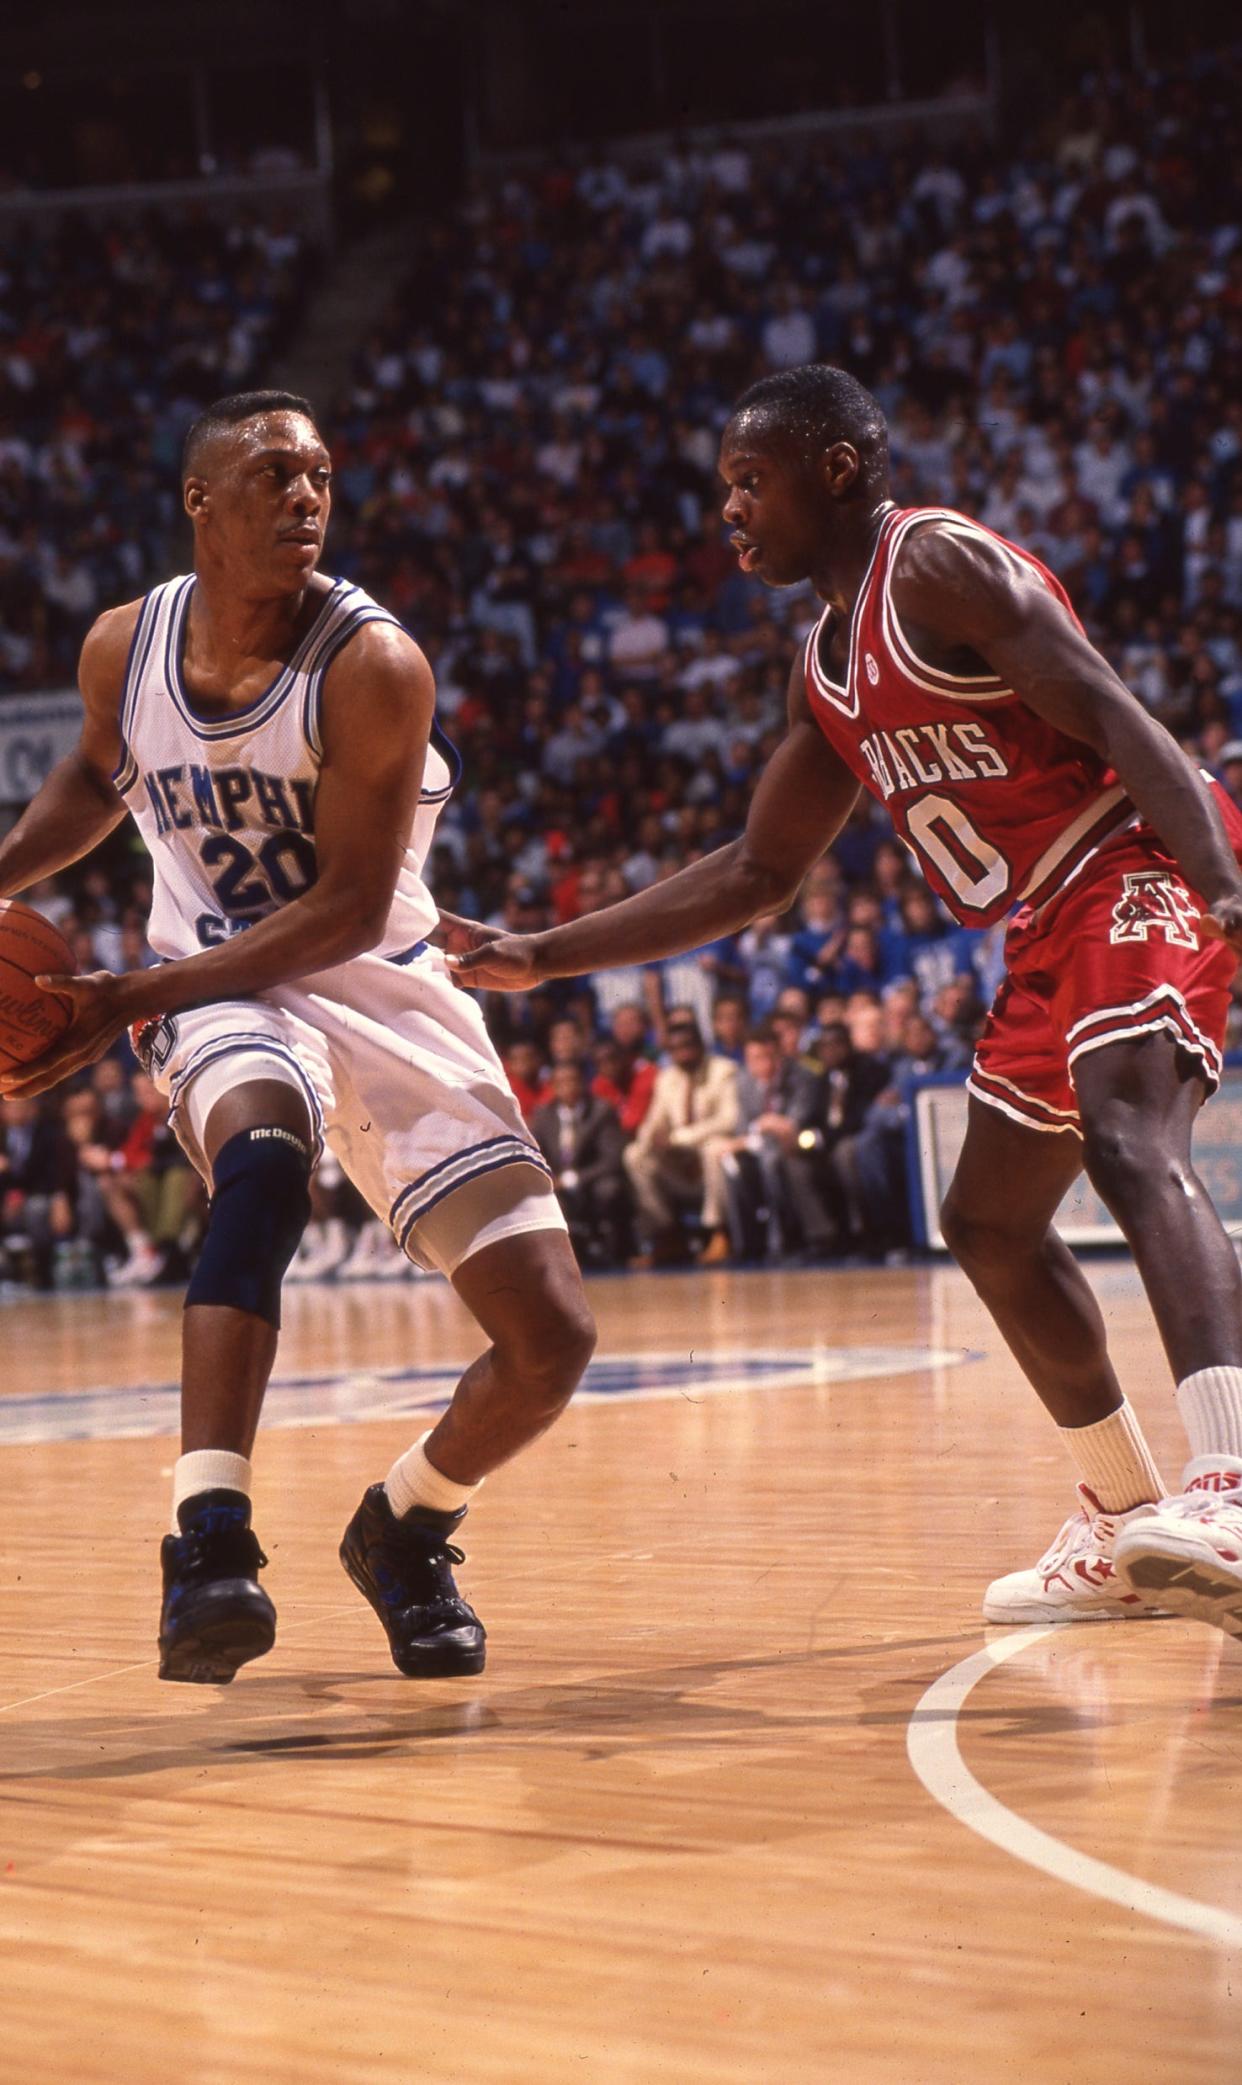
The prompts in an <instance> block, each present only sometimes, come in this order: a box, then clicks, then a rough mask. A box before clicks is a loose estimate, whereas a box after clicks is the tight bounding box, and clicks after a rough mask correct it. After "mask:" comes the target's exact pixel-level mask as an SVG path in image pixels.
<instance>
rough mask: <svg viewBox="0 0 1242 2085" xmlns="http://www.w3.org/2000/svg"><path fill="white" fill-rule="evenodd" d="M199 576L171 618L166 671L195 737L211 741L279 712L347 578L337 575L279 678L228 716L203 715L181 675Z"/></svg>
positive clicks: (251, 727) (190, 582)
mask: <svg viewBox="0 0 1242 2085" xmlns="http://www.w3.org/2000/svg"><path fill="white" fill-rule="evenodd" d="M195 585H196V580H195V577H194V575H193V573H191V574H190V576H189V578H188V579H186V580H185V581H184V582H183V584H182V588H181V592H180V594H179V596H178V598H177V601H176V603H175V604H174V607H173V611H172V614H171V615H170V617H169V619H168V633H167V637H166V639H165V645H164V673H165V679H166V682H167V686H168V691H169V693H170V695H171V696H172V699H173V701H174V703H175V704H176V706H177V709H178V711H179V713H180V715H181V716H182V718H183V719H184V721H185V722H186V723H187V724H188V725H189V727H190V730H191V731H192V732H193V733H194V736H195V738H198V739H202V740H204V741H205V742H207V743H211V742H212V741H213V740H220V739H229V738H235V737H237V736H239V735H240V734H241V733H242V732H247V731H254V730H256V729H257V728H258V726H259V725H260V724H266V723H268V722H269V720H270V719H271V718H272V717H274V716H275V714H276V711H277V710H278V709H279V708H280V706H281V703H282V702H283V701H284V699H285V697H286V696H287V695H288V693H289V690H290V689H291V688H292V687H293V685H294V683H295V681H296V680H297V677H298V675H299V674H300V673H301V672H303V670H304V668H305V662H306V657H307V655H308V653H309V652H311V651H312V650H313V649H314V647H315V645H316V644H317V643H318V642H319V641H320V640H321V639H322V638H323V636H324V634H325V624H330V623H331V622H332V619H333V616H334V612H335V608H336V606H337V604H338V597H339V594H340V590H341V588H342V587H343V586H344V585H345V581H344V580H343V579H334V580H333V581H332V584H331V586H330V588H329V590H328V592H327V593H326V594H325V595H324V597H323V599H322V601H321V602H320V604H319V607H318V608H317V610H316V612H315V617H314V621H313V622H312V623H311V626H310V629H309V630H308V631H307V632H306V635H305V636H304V637H303V638H302V640H301V642H300V643H299V644H298V645H297V647H296V649H295V651H294V653H293V656H292V658H290V659H289V660H287V661H286V663H285V664H284V665H283V666H282V667H281V669H280V671H279V673H278V674H277V675H276V678H275V679H274V680H273V681H272V682H270V683H269V685H268V686H267V687H266V688H265V689H264V690H263V693H262V694H261V695H257V696H256V697H255V699H254V701H253V702H248V703H247V704H246V707H245V708H244V709H238V710H232V711H230V713H229V715H228V716H227V717H210V718H209V717H200V716H198V715H197V714H196V712H195V710H194V709H193V707H192V705H191V698H190V694H189V691H188V690H187V688H186V685H185V682H184V681H183V679H182V677H181V661H182V657H183V654H184V650H185V626H186V619H187V617H188V615H189V608H190V596H191V594H192V593H193V590H194V587H195Z"/></svg>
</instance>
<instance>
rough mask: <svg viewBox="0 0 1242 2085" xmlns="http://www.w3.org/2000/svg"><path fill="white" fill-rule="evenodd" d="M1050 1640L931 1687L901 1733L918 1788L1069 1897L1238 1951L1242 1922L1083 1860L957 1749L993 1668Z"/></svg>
mask: <svg viewBox="0 0 1242 2085" xmlns="http://www.w3.org/2000/svg"><path fill="white" fill-rule="evenodd" d="M1062 1626H1064V1625H1062ZM1052 1634H1054V1630H1053V1629H1051V1628H1048V1629H1016V1630H1014V1631H1013V1633H1012V1634H1011V1635H1009V1636H1002V1637H1001V1638H1000V1639H999V1640H998V1641H997V1642H996V1643H991V1644H988V1645H987V1647H986V1648H985V1649H984V1650H981V1651H976V1652H975V1653H974V1656H973V1657H970V1658H963V1659H962V1661H961V1663H960V1664H958V1665H954V1666H952V1667H951V1668H950V1670H949V1671H948V1672H945V1673H942V1674H941V1675H940V1678H939V1679H938V1680H933V1681H932V1684H931V1686H930V1687H929V1688H928V1689H927V1692H926V1694H924V1696H923V1698H922V1700H921V1701H920V1702H919V1704H918V1706H917V1708H916V1709H915V1711H914V1713H913V1715H912V1716H911V1718H910V1723H909V1727H908V1729H907V1732H906V1751H907V1753H908V1754H909V1758H910V1764H911V1766H912V1767H913V1768H914V1771H915V1773H916V1774H917V1775H918V1777H919V1780H920V1781H921V1782H922V1783H923V1786H924V1788H925V1789H926V1790H927V1792H928V1794H929V1795H931V1796H934V1797H935V1799H936V1801H937V1802H938V1803H940V1804H942V1805H943V1807H944V1808H945V1809H946V1810H947V1811H948V1812H949V1814H950V1816H951V1817H956V1819H957V1821H958V1823H959V1824H964V1825H966V1826H967V1827H968V1828H969V1830H970V1831H972V1832H978V1834H979V1837H980V1838H981V1839H987V1840H989V1841H990V1842H991V1844H992V1845H993V1846H999V1848H1000V1850H1001V1852H1002V1853H1008V1854H1011V1855H1012V1856H1013V1858H1014V1859H1015V1860H1018V1861H1025V1862H1026V1863H1027V1866H1028V1867H1031V1868H1039V1869H1042V1871H1043V1873H1044V1874H1045V1875H1052V1876H1054V1877H1055V1878H1056V1880H1057V1881H1058V1882H1066V1883H1068V1884H1069V1886H1070V1888H1071V1889H1076V1890H1085V1891H1086V1893H1087V1895H1088V1896H1091V1897H1103V1898H1104V1899H1106V1901H1107V1902H1108V1903H1110V1904H1119V1905H1120V1906H1121V1908H1122V1910H1123V1911H1139V1912H1141V1913H1142V1914H1143V1916H1144V1918H1153V1919H1159V1920H1160V1921H1161V1922H1162V1923H1163V1924H1164V1925H1166V1926H1180V1927H1181V1928H1182V1930H1183V1932H1186V1933H1193V1934H1194V1935H1195V1936H1196V1938H1197V1939H1199V1940H1210V1941H1212V1942H1213V1943H1214V1945H1215V1946H1217V1947H1227V1948H1242V1918H1239V1917H1237V1916H1236V1914H1235V1913H1233V1912H1231V1911H1220V1910H1218V1909H1217V1908H1216V1907H1215V1905H1212V1904H1200V1903H1199V1902H1198V1900H1197V1899H1196V1898H1194V1897H1183V1896H1180V1895H1179V1894H1178V1892H1177V1891H1176V1890H1166V1889H1161V1887H1160V1885H1159V1884H1158V1883H1154V1882H1143V1881H1142V1880H1141V1879H1140V1878H1139V1876H1137V1875H1127V1873H1126V1871H1125V1869H1124V1868H1114V1867H1111V1866H1110V1865H1109V1863H1108V1862H1107V1861H1097V1860H1096V1859H1095V1858H1094V1857H1093V1856H1092V1855H1091V1854H1089V1853H1080V1852H1079V1851H1078V1849H1077V1847H1074V1846H1068V1845H1067V1844H1066V1843H1065V1841H1064V1840H1063V1839H1054V1838H1053V1836H1052V1834H1051V1833H1050V1832H1042V1831H1040V1829H1039V1826H1038V1825H1035V1824H1031V1823H1029V1822H1028V1820H1027V1819H1026V1818H1025V1817H1019V1816H1018V1814H1017V1812H1016V1811H1014V1810H1010V1809H1008V1808H1007V1807H1006V1805H1005V1804H1004V1803H1002V1802H1000V1801H998V1799H997V1798H996V1796H994V1795H989V1793H988V1791H987V1789H986V1788H984V1787H982V1786H981V1784H980V1783H979V1782H978V1781H976V1779H975V1777H974V1775H973V1774H972V1773H971V1771H970V1768H969V1767H968V1766H967V1764H966V1762H965V1760H964V1759H963V1758H962V1754H961V1751H960V1749H959V1746H958V1742H957V1719H958V1716H959V1715H960V1713H961V1711H962V1708H963V1707H964V1705H965V1703H966V1700H967V1698H968V1696H969V1695H970V1694H971V1693H972V1692H973V1690H974V1688H975V1687H977V1686H978V1684H979V1681H980V1680H982V1679H986V1677H987V1675H988V1673H990V1672H991V1671H992V1670H993V1669H994V1668H995V1667H996V1666H997V1665H1003V1664H1004V1663H1005V1661H1006V1659H1008V1658H1013V1657H1015V1656H1016V1655H1017V1653H1018V1652H1019V1651H1022V1650H1025V1649H1026V1648H1027V1646H1028V1644H1036V1643H1042V1642H1043V1640H1044V1638H1045V1636H1051V1635H1052Z"/></svg>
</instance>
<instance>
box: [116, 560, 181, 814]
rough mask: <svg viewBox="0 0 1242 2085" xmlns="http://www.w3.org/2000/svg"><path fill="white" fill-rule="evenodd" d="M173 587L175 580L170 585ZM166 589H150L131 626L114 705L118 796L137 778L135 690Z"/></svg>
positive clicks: (140, 682) (137, 686)
mask: <svg viewBox="0 0 1242 2085" xmlns="http://www.w3.org/2000/svg"><path fill="white" fill-rule="evenodd" d="M171 584H172V585H174V586H175V585H176V581H175V580H174V581H172V582H171ZM166 592H167V587H165V586H157V587H153V588H152V590H151V592H150V593H149V594H147V595H146V596H145V598H144V600H143V603H142V607H141V608H140V609H139V611H138V617H137V620H136V622H135V623H134V629H133V635H132V636H131V638H130V640H129V650H128V652H127V653H126V655H125V671H124V673H123V674H122V676H121V700H120V702H119V704H118V705H117V728H118V730H119V732H120V735H121V757H120V759H119V760H118V761H117V764H116V766H115V767H114V768H113V770H112V785H113V788H114V789H116V790H118V791H119V792H120V794H121V795H124V794H125V792H126V790H128V789H132V788H133V786H134V783H135V782H136V781H137V779H138V763H137V761H136V760H135V759H134V756H133V753H132V751H131V750H130V739H131V737H132V736H133V728H134V712H135V710H136V709H137V706H138V690H139V688H140V687H141V686H142V680H143V675H144V674H145V673H146V670H147V661H148V659H149V658H150V656H151V646H152V644H153V643H154V641H155V629H156V624H157V623H158V621H159V610H160V601H161V598H162V596H163V595H164V594H165V593H166Z"/></svg>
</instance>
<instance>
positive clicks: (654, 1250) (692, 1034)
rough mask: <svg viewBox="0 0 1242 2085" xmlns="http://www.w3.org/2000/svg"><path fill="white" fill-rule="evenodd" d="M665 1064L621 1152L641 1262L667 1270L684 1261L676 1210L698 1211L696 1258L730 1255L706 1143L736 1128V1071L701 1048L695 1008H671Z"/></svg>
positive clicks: (719, 1185)
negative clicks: (702, 1241) (701, 1236)
mask: <svg viewBox="0 0 1242 2085" xmlns="http://www.w3.org/2000/svg"><path fill="white" fill-rule="evenodd" d="M665 1039H666V1041H667V1044H668V1054H669V1059H670V1062H669V1063H667V1064H665V1065H664V1066H662V1067H661V1069H660V1071H659V1073H658V1074H657V1077H656V1083H655V1092H654V1093H653V1094H652V1097H651V1106H650V1107H649V1109H648V1110H647V1113H646V1116H645V1117H644V1120H643V1123H642V1126H641V1128H640V1129H639V1132H638V1135H637V1136H636V1137H635V1139H634V1141H633V1143H632V1144H631V1145H629V1147H628V1148H627V1150H626V1153H625V1167H626V1171H627V1172H628V1174H629V1176H630V1180H631V1182H632V1183H633V1187H634V1194H635V1197H636V1199H637V1202H638V1209H639V1218H640V1222H641V1224H642V1227H643V1229H644V1231H645V1232H646V1233H647V1235H648V1237H649V1239H650V1250H649V1251H648V1252H646V1253H644V1254H643V1255H642V1257H641V1261H640V1262H639V1264H641V1265H644V1266H670V1265H673V1264H675V1263H676V1262H677V1261H679V1260H685V1259H687V1258H688V1257H689V1246H688V1245H687V1243H686V1239H685V1234H684V1232H683V1231H682V1229H681V1226H680V1224H679V1223H678V1220H677V1218H678V1210H679V1209H682V1208H685V1207H687V1206H688V1207H690V1208H692V1209H694V1210H696V1211H698V1212H699V1213H700V1217H701V1221H702V1224H703V1227H704V1229H705V1231H706V1232H707V1243H706V1245H705V1246H704V1249H703V1252H702V1254H701V1255H700V1258H701V1261H702V1262H703V1263H705V1264H707V1265H714V1264H715V1263H716V1262H717V1261H720V1260H727V1259H728V1257H729V1235H728V1231H727V1230H726V1228H725V1221H726V1212H725V1207H724V1202H723V1195H722V1182H721V1179H720V1174H719V1169H718V1168H716V1169H713V1171H712V1172H711V1173H710V1174H709V1172H708V1171H707V1169H706V1168H705V1165H704V1155H705V1152H706V1149H707V1147H708V1145H709V1144H711V1143H712V1142H713V1141H714V1140H717V1139H719V1138H721V1137H729V1136H732V1134H733V1132H734V1130H735V1129H736V1128H737V1121H738V1102H737V1066H736V1065H735V1064H731V1063H730V1062H729V1059H728V1058H727V1057H719V1056H716V1055H714V1054H709V1053H708V1052H707V1051H706V1050H705V1049H704V1047H703V1037H702V1035H701V1034H700V1032H699V1025H698V1021H697V1019H696V1018H695V1014H694V1011H693V1009H692V1008H691V1007H688V1006H675V1007H673V1008H672V1009H671V1011H670V1013H669V1016H668V1020H667V1022H666V1024H665Z"/></svg>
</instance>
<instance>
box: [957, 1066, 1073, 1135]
mask: <svg viewBox="0 0 1242 2085" xmlns="http://www.w3.org/2000/svg"><path fill="white" fill-rule="evenodd" d="M966 1091H967V1092H968V1093H973V1094H974V1096H975V1098H976V1100H982V1101H986V1102H987V1104H988V1106H989V1107H992V1108H999V1109H1000V1111H1001V1113H1002V1115H1008V1116H1009V1118H1010V1121H1011V1122H1020V1123H1021V1125H1022V1127H1023V1129H1042V1130H1045V1131H1046V1132H1047V1133H1048V1134H1049V1135H1051V1136H1057V1135H1059V1134H1060V1133H1061V1132H1062V1131H1064V1130H1069V1131H1070V1132H1071V1133H1072V1134H1073V1135H1075V1136H1078V1135H1079V1134H1080V1131H1079V1128H1078V1113H1077V1110H1076V1109H1075V1110H1073V1111H1072V1112H1071V1111H1070V1110H1068V1109H1066V1108H1054V1107H1053V1106H1052V1105H1051V1103H1050V1102H1048V1101H1046V1100H1040V1099H1039V1098H1038V1096H1037V1095H1036V1094H1034V1093H1024V1092H1023V1090H1022V1088H1021V1087H1020V1086H1015V1085H1014V1083H1013V1081H1012V1080H1011V1079H1002V1078H1000V1077H998V1075H997V1074H996V1073H995V1072H989V1071H984V1070H983V1068H982V1066H981V1065H980V1063H979V1060H978V1058H977V1057H976V1059H975V1062H974V1064H973V1066H972V1067H971V1073H970V1077H969V1078H968V1079H967V1081H966Z"/></svg>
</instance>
